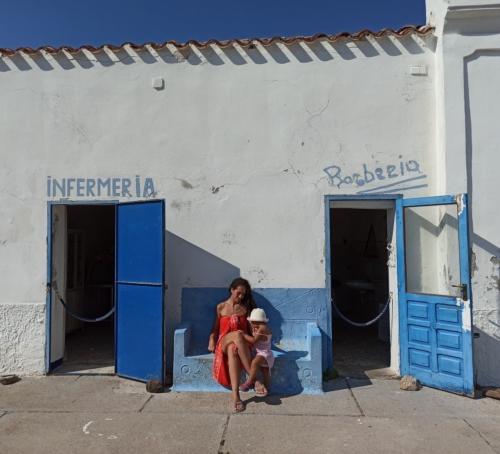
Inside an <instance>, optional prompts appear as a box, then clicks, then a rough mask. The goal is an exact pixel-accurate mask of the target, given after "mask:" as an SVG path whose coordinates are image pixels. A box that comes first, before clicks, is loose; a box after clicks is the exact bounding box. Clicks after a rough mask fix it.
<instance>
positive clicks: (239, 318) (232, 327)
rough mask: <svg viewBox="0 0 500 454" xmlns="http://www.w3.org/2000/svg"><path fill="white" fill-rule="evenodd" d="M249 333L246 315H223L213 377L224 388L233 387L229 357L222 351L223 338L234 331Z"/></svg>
mask: <svg viewBox="0 0 500 454" xmlns="http://www.w3.org/2000/svg"><path fill="white" fill-rule="evenodd" d="M238 330H241V331H245V332H247V331H248V322H247V316H246V314H245V315H223V316H221V317H220V320H219V339H218V340H217V345H216V347H215V357H214V365H213V368H212V376H213V377H214V379H215V380H216V381H217V382H219V383H220V384H221V385H222V386H227V387H229V386H231V379H230V378H229V366H228V362H227V355H226V354H224V352H223V351H222V342H221V341H222V338H223V337H224V336H225V335H226V334H227V333H230V332H232V331H238Z"/></svg>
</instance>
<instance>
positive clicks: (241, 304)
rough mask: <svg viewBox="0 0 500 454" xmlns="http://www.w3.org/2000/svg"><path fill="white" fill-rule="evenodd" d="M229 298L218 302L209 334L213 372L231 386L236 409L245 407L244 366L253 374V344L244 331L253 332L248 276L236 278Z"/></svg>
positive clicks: (240, 409) (251, 299)
mask: <svg viewBox="0 0 500 454" xmlns="http://www.w3.org/2000/svg"><path fill="white" fill-rule="evenodd" d="M229 292H230V295H229V298H228V299H227V300H226V301H223V302H222V303H219V304H218V305H217V309H216V313H215V322H214V326H213V328H212V332H211V333H210V338H209V341H208V349H209V350H210V351H211V352H214V353H215V356H214V364H213V370H212V375H213V377H214V379H215V380H216V381H217V382H219V383H220V384H221V385H222V386H226V387H230V388H231V391H232V399H233V405H234V411H235V412H240V411H243V410H244V409H245V406H244V404H243V402H242V400H241V398H240V392H239V386H240V374H241V368H242V367H243V369H244V370H245V371H246V372H247V373H250V364H251V361H252V358H251V354H250V347H249V344H248V343H247V341H246V340H245V338H244V337H243V332H245V333H250V327H249V323H248V321H247V317H248V316H249V314H250V312H251V311H252V309H254V308H255V303H254V301H253V297H252V289H251V288H250V284H249V283H248V281H247V280H246V279H243V278H240V277H239V278H237V279H235V280H234V281H233V282H231V285H230V286H229Z"/></svg>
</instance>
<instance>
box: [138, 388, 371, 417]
mask: <svg viewBox="0 0 500 454" xmlns="http://www.w3.org/2000/svg"><path fill="white" fill-rule="evenodd" d="M327 389H328V390H329V391H328V392H325V393H324V394H322V395H319V396H306V395H302V394H301V395H296V396H280V395H270V396H268V397H266V398H261V397H256V396H255V393H254V392H248V393H241V398H242V400H243V401H244V402H245V403H246V412H247V413H255V414H257V413H258V414H294V415H301V414H302V415H347V416H359V415H361V413H360V412H359V409H358V407H357V405H356V401H355V400H354V399H353V397H352V393H351V391H350V390H349V388H348V387H347V385H346V382H345V380H343V379H341V380H338V381H335V383H332V382H330V383H329V384H328V386H327ZM231 407H232V406H231V397H230V394H229V392H228V393H191V392H190V393H176V392H171V393H164V394H155V395H154V398H152V399H151V400H150V401H149V402H148V403H147V405H146V406H145V407H144V410H143V411H144V412H147V413H148V412H151V413H182V412H189V411H193V409H196V412H198V413H217V414H227V413H230V412H231V411H232V408H231Z"/></svg>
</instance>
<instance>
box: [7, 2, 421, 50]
mask: <svg viewBox="0 0 500 454" xmlns="http://www.w3.org/2000/svg"><path fill="white" fill-rule="evenodd" d="M0 3H1V5H2V14H1V15H0V47H4V48H5V47H7V48H15V47H21V46H32V47H38V46H41V45H53V46H61V45H69V46H79V45H82V44H93V45H99V44H121V43H123V42H126V41H132V42H136V43H144V42H147V41H155V42H163V41H167V40H176V41H187V40H189V39H197V40H206V39H210V38H215V39H228V38H257V37H259V38H260V37H271V36H294V35H313V34H315V33H328V34H335V33H338V32H342V31H348V32H356V31H359V30H361V29H364V28H369V29H372V30H379V29H381V28H385V27H388V28H400V27H402V26H404V25H409V24H411V25H423V24H424V23H425V0H357V1H356V0H329V1H327V0H247V1H241V0H213V1H210V0H204V1H203V0H191V1H182V0H176V1H174V0H0Z"/></svg>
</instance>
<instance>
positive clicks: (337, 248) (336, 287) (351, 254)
mask: <svg viewBox="0 0 500 454" xmlns="http://www.w3.org/2000/svg"><path fill="white" fill-rule="evenodd" d="M393 216H394V210H393V206H392V202H389V201H372V202H370V201H368V202H355V201H353V202H342V201H339V202H332V204H331V205H330V247H331V250H330V254H331V255H330V257H331V267H332V270H331V276H332V282H331V291H332V295H331V296H332V301H333V305H334V307H333V308H332V327H333V360H334V367H335V369H336V370H337V371H338V373H339V374H340V375H342V376H349V377H374V376H383V375H392V374H393V372H392V370H391V369H390V366H391V334H390V329H391V328H390V322H389V320H390V312H391V311H390V309H391V308H390V307H389V306H390V303H387V302H388V300H389V282H390V277H389V264H388V261H389V254H388V245H390V244H391V241H392V238H391V237H392V226H393V221H394V218H393ZM384 309H385V311H384ZM383 311H384V312H383ZM381 312H383V315H382V316H381V317H379V318H377V317H378V316H379V314H380V313H381ZM374 319H376V321H375V322H374V323H371V324H370V322H371V321H373V320H374ZM350 321H352V322H354V324H353V323H350ZM359 325H363V326H359ZM364 325H367V326H364Z"/></svg>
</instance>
